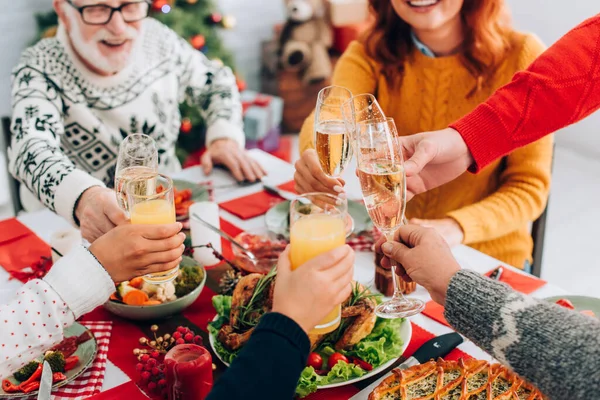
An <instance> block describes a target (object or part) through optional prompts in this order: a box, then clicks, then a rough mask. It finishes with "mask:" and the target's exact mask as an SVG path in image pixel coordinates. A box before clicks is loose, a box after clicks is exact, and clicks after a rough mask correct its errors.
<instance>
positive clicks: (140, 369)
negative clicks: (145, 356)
mask: <svg viewBox="0 0 600 400" xmlns="http://www.w3.org/2000/svg"><path fill="white" fill-rule="evenodd" d="M135 369H136V370H137V371H143V370H144V364H142V363H137V364H136V365H135Z"/></svg>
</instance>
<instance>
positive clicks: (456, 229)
mask: <svg viewBox="0 0 600 400" xmlns="http://www.w3.org/2000/svg"><path fill="white" fill-rule="evenodd" d="M446 221H447V222H448V225H449V226H450V229H452V236H453V238H454V241H455V242H456V244H461V243H462V242H463V240H464V239H465V232H464V231H463V228H462V226H461V225H460V224H459V223H458V221H456V220H455V219H454V218H446Z"/></svg>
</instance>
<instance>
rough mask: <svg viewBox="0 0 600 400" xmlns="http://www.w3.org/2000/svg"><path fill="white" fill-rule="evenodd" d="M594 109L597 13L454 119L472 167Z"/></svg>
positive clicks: (599, 96)
mask: <svg viewBox="0 0 600 400" xmlns="http://www.w3.org/2000/svg"><path fill="white" fill-rule="evenodd" d="M598 108H600V14H598V15H596V16H595V17H593V18H590V19H588V20H587V21H585V22H583V23H582V24H581V25H579V26H577V27H576V28H574V29H573V30H571V31H570V32H569V33H567V34H566V35H565V36H563V37H562V38H561V39H559V40H558V41H557V42H556V43H555V44H554V45H553V46H552V47H550V48H548V50H546V51H545V52H544V53H543V54H541V55H540V56H539V57H538V58H537V59H536V60H535V61H534V62H533V63H532V64H531V65H530V66H529V68H527V69H526V70H524V71H521V72H518V73H516V74H515V76H514V77H513V79H512V81H511V82H510V83H508V84H507V85H505V86H503V87H502V88H500V89H498V90H497V91H496V93H494V94H493V95H492V96H491V97H490V98H489V99H488V100H487V101H486V102H485V103H482V104H480V105H479V106H478V107H477V108H475V110H473V112H471V113H470V114H468V115H466V116H465V117H463V118H462V119H460V120H458V121H456V122H455V123H453V124H452V125H450V127H451V128H453V129H456V130H457V131H458V132H460V134H461V135H462V137H463V139H464V140H465V142H466V144H467V146H468V147H469V150H470V151H471V154H472V155H473V159H474V160H475V165H474V166H473V167H472V168H471V170H473V171H474V172H475V171H478V170H480V169H481V168H483V167H485V166H486V165H487V164H489V163H491V162H492V161H494V160H495V159H496V158H498V157H501V156H503V155H506V154H508V153H510V152H511V151H512V150H514V149H516V148H519V147H522V146H525V145H526V144H529V143H531V142H534V141H536V140H537V139H539V138H541V137H543V136H545V135H548V134H550V133H553V132H555V131H557V130H558V129H561V128H564V127H565V126H568V125H570V124H573V123H575V122H577V121H579V120H581V119H583V118H585V117H586V116H588V115H589V114H591V113H592V112H594V111H595V110H597V109H598Z"/></svg>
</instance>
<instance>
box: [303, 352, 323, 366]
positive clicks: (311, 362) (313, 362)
mask: <svg viewBox="0 0 600 400" xmlns="http://www.w3.org/2000/svg"><path fill="white" fill-rule="evenodd" d="M306 365H308V366H309V367H313V368H314V369H316V370H319V369H321V367H322V366H323V357H321V355H320V354H319V353H310V354H309V355H308V361H307V363H306Z"/></svg>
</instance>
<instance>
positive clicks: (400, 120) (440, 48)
mask: <svg viewBox="0 0 600 400" xmlns="http://www.w3.org/2000/svg"><path fill="white" fill-rule="evenodd" d="M370 6H371V11H372V13H373V15H374V17H375V20H374V23H373V25H372V27H371V28H370V29H369V30H368V31H367V32H365V34H364V36H363V37H362V38H361V39H360V40H359V41H355V42H353V43H352V44H351V45H350V46H349V47H348V49H347V50H346V52H345V53H344V54H343V55H342V57H341V58H340V60H339V62H338V64H337V65H336V68H335V72H334V76H333V84H334V85H339V86H344V87H346V88H348V89H350V91H352V93H353V94H360V93H373V94H375V96H376V97H377V100H378V101H379V103H380V105H381V106H382V108H383V111H384V112H385V113H386V115H387V116H388V117H392V118H394V120H395V122H396V125H397V127H398V132H399V134H400V135H403V136H405V135H411V134H414V133H418V132H424V131H432V130H437V129H442V128H445V127H446V126H448V124H449V123H451V122H453V121H455V120H457V119H458V118H460V117H462V116H463V115H465V114H467V113H469V112H470V111H472V110H473V109H474V108H475V107H476V106H477V105H478V104H480V103H482V102H484V101H485V100H486V99H487V98H488V97H489V96H490V95H491V94H492V93H493V92H494V91H495V90H496V89H498V88H499V87H501V86H503V85H504V84H506V83H508V82H509V81H510V79H511V77H512V76H513V75H514V74H515V73H516V72H518V71H520V70H522V69H525V68H526V67H527V66H528V65H529V64H530V63H531V62H532V61H533V60H534V59H535V58H536V57H537V56H538V55H539V54H541V53H542V52H543V50H544V46H543V44H542V43H541V42H540V41H539V39H537V37H535V36H534V35H531V34H525V33H521V32H517V31H516V30H514V29H513V28H512V26H511V24H510V18H509V15H508V10H507V7H506V5H505V2H504V0H412V1H409V0H370ZM313 121H314V119H313V116H310V117H309V118H308V119H307V120H306V122H305V124H304V126H303V127H302V131H301V134H300V150H301V152H302V157H301V159H300V160H299V161H298V162H297V163H296V175H295V180H296V185H297V189H298V190H299V191H300V192H301V193H304V192H308V191H315V190H316V191H323V190H327V191H330V192H343V183H344V182H343V181H340V180H338V179H334V178H329V177H327V176H326V175H325V174H324V173H323V172H322V171H321V170H320V167H319V164H318V161H317V156H316V153H315V152H314V151H313V150H310V151H306V150H307V149H312V148H313V147H314V143H313V133H312V132H313ZM551 162H552V138H551V137H546V138H544V139H542V140H540V141H538V142H535V143H532V144H530V145H529V146H527V147H524V148H521V149H519V150H516V151H514V152H513V153H511V154H509V155H507V156H506V157H504V158H503V159H502V160H499V161H496V162H495V163H492V164H490V165H489V166H487V167H486V168H485V169H484V170H482V171H481V172H480V173H479V174H478V175H473V174H463V175H461V176H459V177H458V178H456V179H455V180H453V181H452V182H449V183H447V184H445V185H443V186H441V187H439V188H436V189H434V190H432V191H429V192H427V193H423V194H420V195H417V196H415V197H414V198H413V200H411V201H410V202H409V203H408V205H407V210H406V215H407V218H409V219H410V220H411V222H413V223H418V224H421V225H426V226H431V227H433V228H434V229H435V230H436V231H438V232H439V233H440V234H441V235H442V236H443V237H444V238H445V239H446V241H447V242H448V244H450V245H457V244H460V243H463V244H466V245H469V246H471V247H473V248H475V249H477V250H480V251H482V252H484V253H486V254H489V255H491V256H492V257H495V258H497V259H500V260H502V261H505V262H507V263H509V264H511V265H514V266H516V267H519V268H527V266H528V265H530V263H531V261H532V259H531V252H532V248H533V242H532V239H531V235H530V233H529V227H528V223H529V222H530V221H532V220H534V219H535V218H537V217H538V216H539V215H540V214H541V213H542V211H543V209H544V207H545V205H546V201H547V198H548V191H549V186H550V170H551Z"/></svg>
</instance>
